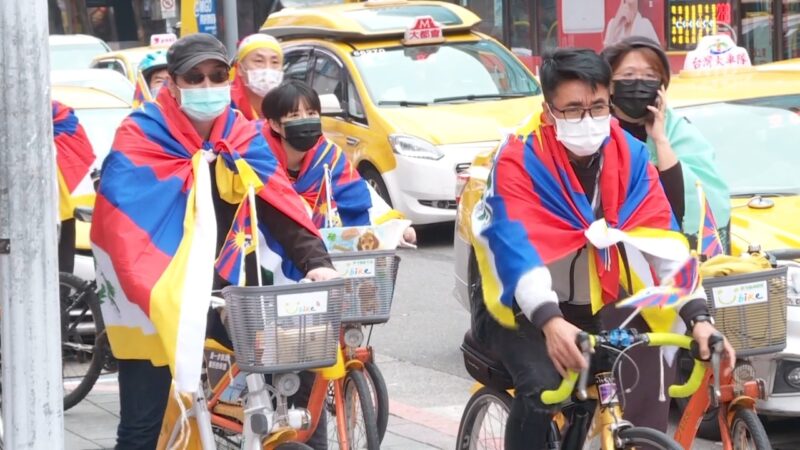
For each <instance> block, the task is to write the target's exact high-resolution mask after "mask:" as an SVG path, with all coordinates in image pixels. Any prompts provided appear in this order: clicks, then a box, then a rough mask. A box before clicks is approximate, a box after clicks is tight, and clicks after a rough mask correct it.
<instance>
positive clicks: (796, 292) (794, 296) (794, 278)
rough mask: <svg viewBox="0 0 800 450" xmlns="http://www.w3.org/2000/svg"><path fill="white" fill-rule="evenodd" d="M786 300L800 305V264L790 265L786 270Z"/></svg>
mask: <svg viewBox="0 0 800 450" xmlns="http://www.w3.org/2000/svg"><path fill="white" fill-rule="evenodd" d="M786 301H787V302H788V303H789V306H800V266H795V265H790V266H788V268H787V271H786Z"/></svg>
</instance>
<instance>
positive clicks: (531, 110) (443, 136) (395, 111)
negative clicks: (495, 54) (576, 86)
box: [379, 96, 542, 145]
mask: <svg viewBox="0 0 800 450" xmlns="http://www.w3.org/2000/svg"><path fill="white" fill-rule="evenodd" d="M541 104H542V98H541V97H539V96H536V97H524V98H515V99H507V100H500V101H475V102H469V103H449V104H441V105H431V106H422V107H420V106H411V107H395V106H392V107H380V108H379V110H380V115H381V116H382V117H383V118H384V120H386V122H387V124H388V126H389V128H390V133H400V134H408V135H412V136H417V137H419V138H422V139H425V140H427V141H429V142H431V143H432V144H435V145H440V144H459V143H466V142H484V141H498V140H500V139H501V138H502V137H503V136H504V134H505V131H512V130H513V129H515V128H516V127H517V126H519V125H521V124H522V123H523V121H524V120H525V119H526V118H527V117H529V116H530V115H531V114H539V113H540V111H541Z"/></svg>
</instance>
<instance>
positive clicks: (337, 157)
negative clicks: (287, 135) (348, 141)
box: [265, 126, 372, 228]
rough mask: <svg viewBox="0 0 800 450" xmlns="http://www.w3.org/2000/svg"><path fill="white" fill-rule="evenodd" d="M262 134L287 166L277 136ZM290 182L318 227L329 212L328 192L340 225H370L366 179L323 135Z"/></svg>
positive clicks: (284, 154)
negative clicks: (309, 210)
mask: <svg viewBox="0 0 800 450" xmlns="http://www.w3.org/2000/svg"><path fill="white" fill-rule="evenodd" d="M265 128H269V127H268V126H266V127H265ZM265 136H266V138H267V142H268V143H269V146H270V148H272V149H273V151H274V152H275V155H276V156H277V157H278V159H279V160H280V161H281V164H283V166H284V167H286V151H285V150H284V149H283V144H282V143H281V141H280V139H279V138H278V137H276V136H275V135H273V134H272V133H270V132H267V133H265ZM326 165H327V167H328V170H329V171H330V177H329V178H328V179H329V180H330V189H329V190H328V189H327V187H325V186H324V184H325V183H324V180H325V179H326V176H325V166H326ZM293 185H294V189H295V191H297V193H298V194H300V196H301V197H303V199H305V201H306V203H308V205H309V206H310V207H311V208H312V209H313V211H312V215H313V216H314V217H315V221H314V224H315V225H317V227H318V228H322V227H323V226H325V223H324V218H325V216H326V215H327V214H328V213H329V212H328V211H326V209H327V207H328V206H327V203H328V202H327V201H326V198H325V195H326V194H327V195H330V208H331V209H333V210H335V212H336V214H335V215H337V216H338V218H339V220H340V221H341V226H346V227H349V226H361V225H370V208H371V207H372V200H371V197H370V193H369V188H368V187H367V182H366V181H364V180H363V179H362V178H361V176H359V174H358V171H356V170H355V169H354V168H353V166H352V165H351V164H350V162H349V161H348V160H347V155H346V154H345V153H344V152H343V151H342V149H340V148H339V147H338V146H336V144H334V143H333V142H331V141H328V140H327V139H325V138H324V137H322V138H320V140H319V142H318V143H317V144H316V146H315V147H314V148H312V149H311V150H309V151H308V153H307V154H306V156H305V158H304V159H303V162H302V165H301V166H300V172H299V174H298V175H297V178H296V179H295V180H294V182H293ZM331 213H332V212H331Z"/></svg>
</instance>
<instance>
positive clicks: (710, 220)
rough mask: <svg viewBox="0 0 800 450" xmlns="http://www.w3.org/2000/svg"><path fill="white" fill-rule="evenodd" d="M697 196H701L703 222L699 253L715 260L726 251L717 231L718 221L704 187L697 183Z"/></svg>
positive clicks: (699, 239)
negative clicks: (715, 218)
mask: <svg viewBox="0 0 800 450" xmlns="http://www.w3.org/2000/svg"><path fill="white" fill-rule="evenodd" d="M697 195H698V196H700V217H701V218H702V222H701V224H700V230H699V231H698V234H697V253H698V254H699V255H702V256H704V257H706V259H710V258H713V257H715V256H717V255H722V254H724V253H725V251H724V250H723V248H722V240H721V239H720V238H719V232H718V231H717V221H716V220H714V213H713V212H712V211H711V207H710V206H709V205H708V199H707V198H706V194H705V191H703V185H702V184H700V182H699V181H698V182H697Z"/></svg>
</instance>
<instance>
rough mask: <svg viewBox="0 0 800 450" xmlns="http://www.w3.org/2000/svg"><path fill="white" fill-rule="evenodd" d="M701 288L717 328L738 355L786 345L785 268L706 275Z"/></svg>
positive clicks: (770, 351) (756, 352) (759, 352)
mask: <svg viewBox="0 0 800 450" xmlns="http://www.w3.org/2000/svg"><path fill="white" fill-rule="evenodd" d="M703 287H704V288H705V290H706V295H707V297H708V307H709V309H710V310H711V314H712V315H713V316H714V320H715V321H716V323H717V325H716V326H717V329H719V331H721V332H722V333H724V334H725V336H726V337H727V338H728V340H729V341H730V342H731V345H733V348H735V349H736V355H737V356H740V355H741V356H751V355H760V354H764V353H774V352H779V351H781V350H783V349H784V348H786V312H787V311H786V308H787V304H786V268H785V267H782V268H779V269H774V270H764V271H759V272H753V273H746V274H741V275H731V276H727V277H715V278H707V279H705V280H703Z"/></svg>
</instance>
